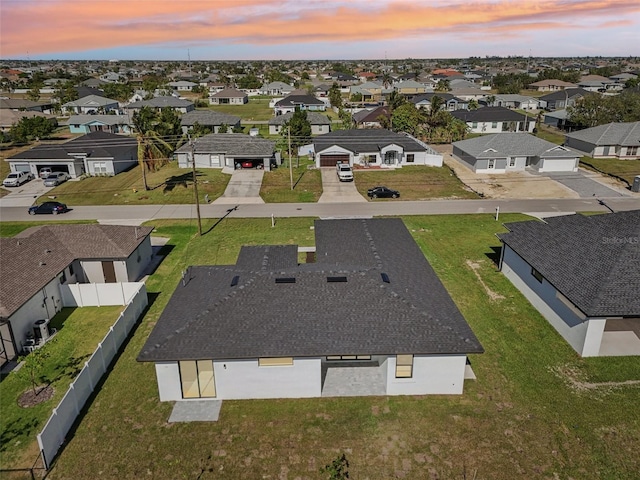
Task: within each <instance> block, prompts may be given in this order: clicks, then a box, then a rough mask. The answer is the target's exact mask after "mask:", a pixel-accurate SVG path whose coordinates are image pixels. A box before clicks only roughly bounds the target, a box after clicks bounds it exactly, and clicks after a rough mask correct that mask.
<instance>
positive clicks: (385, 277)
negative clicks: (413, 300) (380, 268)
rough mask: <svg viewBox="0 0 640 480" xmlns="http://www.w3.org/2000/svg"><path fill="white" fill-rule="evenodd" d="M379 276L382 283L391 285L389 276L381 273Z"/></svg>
mask: <svg viewBox="0 0 640 480" xmlns="http://www.w3.org/2000/svg"><path fill="white" fill-rule="evenodd" d="M380 276H381V277H382V281H383V282H384V283H391V280H389V275H387V274H386V273H384V272H382V273H381V274H380Z"/></svg>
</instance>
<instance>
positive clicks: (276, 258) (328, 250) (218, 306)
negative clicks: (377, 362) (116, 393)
mask: <svg viewBox="0 0 640 480" xmlns="http://www.w3.org/2000/svg"><path fill="white" fill-rule="evenodd" d="M315 234H316V258H317V262H316V263H312V264H301V265H298V263H297V246H295V245H286V246H259V247H243V248H242V250H241V252H240V256H239V258H238V262H237V263H236V265H230V266H198V267H190V268H189V270H188V273H187V274H186V276H185V280H184V285H183V284H182V283H181V284H179V285H178V287H177V288H176V290H175V291H174V293H173V296H172V297H171V299H170V300H169V303H168V305H167V307H166V308H165V310H164V312H163V313H162V315H161V316H160V319H159V320H158V323H157V324H156V326H155V328H154V330H153V331H152V332H151V335H150V336H149V338H148V340H147V342H146V344H145V345H144V347H143V349H142V351H141V353H140V354H139V356H138V360H140V361H164V360H167V361H170V360H192V359H202V358H213V359H231V358H255V357H273V356H275V357H277V356H323V355H331V354H334V355H340V354H343V355H346V354H397V353H416V354H420V353H421V354H465V353H479V352H482V347H481V345H480V343H479V342H478V340H477V339H476V337H475V336H474V334H473V332H472V331H471V329H470V327H469V326H468V324H467V323H466V321H465V320H464V318H463V317H462V315H461V314H460V312H459V311H458V309H457V307H456V306H455V304H454V303H453V300H452V299H451V297H450V296H449V294H448V293H447V291H446V290H445V288H444V286H443V285H442V283H441V282H440V280H439V279H438V277H437V276H436V275H435V273H434V271H433V270H432V268H431V266H430V265H429V263H428V262H427V260H426V259H425V257H424V255H423V254H422V252H421V250H420V249H419V247H418V245H417V244H416V243H415V241H414V240H413V238H412V237H411V234H410V233H409V231H408V230H407V229H406V227H405V226H404V224H403V223H402V221H401V220H400V219H366V220H318V221H316V223H315ZM383 273H385V274H386V275H387V276H388V279H389V281H390V282H389V283H385V282H384V281H383V279H382V274H383ZM328 277H345V278H346V282H340V281H337V282H328V281H327V278H328ZM278 278H280V279H295V281H294V282H292V281H291V280H288V281H287V282H286V283H276V280H277V279H278ZM234 283H236V285H235V286H232V285H233V284H234Z"/></svg>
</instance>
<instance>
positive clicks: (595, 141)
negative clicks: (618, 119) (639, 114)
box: [564, 122, 640, 159]
mask: <svg viewBox="0 0 640 480" xmlns="http://www.w3.org/2000/svg"><path fill="white" fill-rule="evenodd" d="M564 143H565V145H567V146H568V147H571V148H575V149H576V150H580V151H581V152H584V153H585V154H587V155H588V156H590V157H592V158H619V159H634V158H640V122H628V123H607V124H606V125H598V126H597V127H591V128H586V129H584V130H578V131H577V132H571V133H567V134H566V136H565V141H564Z"/></svg>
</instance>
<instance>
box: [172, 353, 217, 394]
mask: <svg viewBox="0 0 640 480" xmlns="http://www.w3.org/2000/svg"><path fill="white" fill-rule="evenodd" d="M178 364H179V369H180V386H181V388H182V398H211V397H215V396H216V386H215V381H214V377H213V361H211V360H196V361H188V362H178Z"/></svg>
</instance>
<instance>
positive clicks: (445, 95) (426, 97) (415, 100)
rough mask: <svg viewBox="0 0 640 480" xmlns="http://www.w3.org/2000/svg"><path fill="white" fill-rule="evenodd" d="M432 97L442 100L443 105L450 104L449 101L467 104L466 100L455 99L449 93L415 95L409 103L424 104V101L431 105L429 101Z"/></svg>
mask: <svg viewBox="0 0 640 480" xmlns="http://www.w3.org/2000/svg"><path fill="white" fill-rule="evenodd" d="M433 97H440V98H441V99H442V100H444V102H445V103H447V102H450V101H455V102H458V103H469V101H468V100H463V99H461V98H458V97H456V96H455V95H453V94H451V93H444V92H428V93H422V94H420V95H416V96H415V97H413V98H412V99H411V100H409V101H410V102H411V103H413V104H418V103H420V102H424V101H425V100H426V101H427V102H429V103H431V100H432V99H433Z"/></svg>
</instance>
